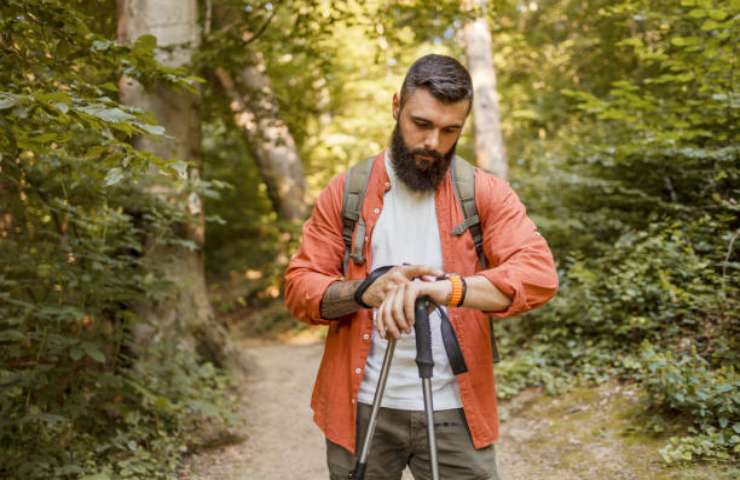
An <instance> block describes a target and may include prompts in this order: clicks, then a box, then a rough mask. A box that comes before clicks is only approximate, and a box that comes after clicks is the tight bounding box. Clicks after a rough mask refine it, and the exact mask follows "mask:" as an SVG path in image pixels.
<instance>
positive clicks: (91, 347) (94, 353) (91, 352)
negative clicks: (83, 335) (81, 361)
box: [82, 342, 105, 363]
mask: <svg viewBox="0 0 740 480" xmlns="http://www.w3.org/2000/svg"><path fill="white" fill-rule="evenodd" d="M82 349H83V350H84V351H85V353H86V354H87V356H88V357H90V358H92V359H93V360H95V361H96V362H98V363H105V354H103V352H101V351H100V350H99V349H98V347H97V346H96V345H95V344H94V343H90V342H85V343H83V344H82Z"/></svg>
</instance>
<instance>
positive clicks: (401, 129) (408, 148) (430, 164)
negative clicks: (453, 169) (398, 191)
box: [391, 88, 470, 191]
mask: <svg viewBox="0 0 740 480" xmlns="http://www.w3.org/2000/svg"><path fill="white" fill-rule="evenodd" d="M469 104H470V101H469V100H462V101H460V102H456V103H443V102H440V101H439V100H437V99H436V98H434V96H433V95H432V94H431V93H429V92H428V91H427V90H426V89H423V88H419V89H417V90H416V91H414V92H413V93H412V94H411V96H410V97H409V98H408V99H407V100H406V104H405V105H404V106H403V108H401V105H400V99H399V97H398V95H397V94H396V95H394V96H393V117H394V118H395V119H396V128H395V129H394V130H393V138H392V140H391V157H392V161H393V166H394V170H395V172H396V175H398V177H399V178H400V179H401V181H403V182H404V183H405V184H406V185H408V186H409V187H410V188H411V189H413V190H417V191H426V190H434V189H436V187H437V185H439V182H441V181H442V178H444V175H445V173H446V172H447V169H448V168H449V165H450V162H451V160H452V157H453V156H454V154H455V147H456V145H457V140H458V139H459V138H460V133H461V132H462V128H463V126H464V124H465V119H466V117H467V115H468V107H469Z"/></svg>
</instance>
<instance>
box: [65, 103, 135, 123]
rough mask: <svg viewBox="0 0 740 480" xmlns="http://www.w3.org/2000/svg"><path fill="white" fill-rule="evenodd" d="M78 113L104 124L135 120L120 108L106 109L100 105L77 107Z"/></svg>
mask: <svg viewBox="0 0 740 480" xmlns="http://www.w3.org/2000/svg"><path fill="white" fill-rule="evenodd" d="M77 110H78V111H81V112H84V113H86V114H88V115H92V116H93V117H96V118H99V119H101V120H104V121H106V122H113V123H116V122H130V121H134V120H136V117H134V116H133V115H131V114H130V113H127V112H124V111H123V110H121V109H120V108H116V107H107V106H105V105H102V104H95V105H85V106H82V107H77Z"/></svg>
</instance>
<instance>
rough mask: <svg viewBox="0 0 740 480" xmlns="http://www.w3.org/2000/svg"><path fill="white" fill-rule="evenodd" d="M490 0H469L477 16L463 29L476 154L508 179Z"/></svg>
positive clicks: (483, 163)
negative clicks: (488, 17) (488, 8)
mask: <svg viewBox="0 0 740 480" xmlns="http://www.w3.org/2000/svg"><path fill="white" fill-rule="evenodd" d="M486 3H487V2H486V0H469V1H467V2H466V8H467V9H468V10H470V13H474V17H473V18H470V19H468V20H467V21H466V22H465V25H464V27H463V29H462V37H463V40H464V43H465V54H466V56H467V59H468V69H469V70H470V75H471V77H472V79H473V89H474V90H475V94H474V97H473V119H474V125H475V154H476V158H477V162H478V165H479V166H480V167H481V168H483V169H484V170H487V171H489V172H491V173H493V174H495V175H496V176H498V177H500V178H504V179H505V178H506V176H507V173H508V167H507V163H506V149H505V147H504V141H503V136H502V134H501V118H500V113H499V107H498V93H497V92H496V70H495V68H494V66H493V60H492V57H491V51H492V46H491V33H490V32H489V30H488V23H487V21H486V17H485V15H484V12H485V7H486Z"/></svg>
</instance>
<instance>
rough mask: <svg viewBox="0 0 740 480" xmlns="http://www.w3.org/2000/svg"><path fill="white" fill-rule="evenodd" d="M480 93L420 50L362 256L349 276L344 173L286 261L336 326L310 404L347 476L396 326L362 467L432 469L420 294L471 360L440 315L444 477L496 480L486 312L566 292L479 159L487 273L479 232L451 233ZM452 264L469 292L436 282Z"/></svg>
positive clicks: (390, 474) (379, 175)
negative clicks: (461, 157) (459, 360)
mask: <svg viewBox="0 0 740 480" xmlns="http://www.w3.org/2000/svg"><path fill="white" fill-rule="evenodd" d="M472 96H473V90H472V84H471V81H470V75H469V74H468V72H467V70H466V69H465V68H464V67H463V66H462V65H461V64H460V63H459V62H457V61H456V60H454V59H453V58H450V57H447V56H442V55H427V56H424V57H422V58H420V59H419V60H417V61H416V62H415V63H414V65H413V66H412V67H411V68H410V70H409V72H408V73H407V75H406V78H405V79H404V82H403V85H402V88H401V91H400V95H399V94H395V95H394V96H393V106H392V111H393V118H394V119H395V120H396V126H395V129H394V131H393V135H392V138H391V145H390V148H389V149H388V150H386V151H385V152H383V153H381V154H379V155H378V156H376V157H375V159H374V160H373V165H372V171H371V173H370V177H369V180H368V186H367V191H366V195H365V200H364V205H363V206H362V209H361V214H362V218H363V219H364V221H365V224H366V235H365V237H364V239H363V240H364V243H363V247H362V248H363V252H362V253H363V255H364V257H365V259H366V261H365V262H364V263H363V264H358V263H355V262H349V268H348V270H347V272H346V274H344V273H343V256H344V244H343V240H342V233H343V224H342V202H343V193H344V188H345V176H346V174H345V175H339V176H338V177H336V178H334V179H333V180H332V181H331V183H330V184H329V185H328V186H327V188H326V189H325V190H324V191H323V192H322V193H321V195H320V196H319V199H318V200H317V202H316V206H315V208H314V211H313V214H312V216H311V218H310V219H309V220H308V221H307V222H306V224H305V225H304V228H303V240H302V243H301V246H300V248H299V250H298V252H297V254H296V255H295V256H294V257H293V258H292V259H291V261H290V264H289V266H288V270H287V272H286V287H285V299H286V304H287V306H288V308H289V309H290V311H291V313H293V315H295V316H296V317H297V318H298V319H300V320H302V321H305V322H308V323H311V324H328V325H329V330H328V335H327V338H326V345H325V349H324V356H323V359H322V362H321V366H320V368H319V372H318V376H317V379H316V384H315V386H314V392H313V397H312V401H311V407H312V409H313V412H314V421H315V422H316V423H317V425H318V426H319V428H321V430H322V431H323V433H324V434H325V436H326V439H327V462H328V465H329V470H330V473H331V478H332V479H345V478H347V475H348V473H349V472H350V471H351V470H352V467H353V465H354V457H353V456H354V455H357V454H358V452H359V449H360V448H361V442H362V440H363V437H364V433H365V431H366V428H367V424H368V420H369V412H370V405H369V404H371V403H372V401H373V395H374V393H375V388H376V385H377V381H378V374H379V370H380V366H381V363H382V358H383V354H384V352H385V347H386V344H387V340H386V339H387V338H388V337H393V338H395V339H397V345H396V350H395V354H394V358H393V363H392V367H391V370H390V373H389V379H388V383H387V387H386V391H385V395H384V398H383V402H382V407H383V408H381V410H380V413H379V416H378V423H377V427H376V430H375V435H374V438H373V443H372V447H371V450H370V457H369V459H368V463H367V469H368V470H367V472H366V477H365V478H367V479H368V480H373V479H394V480H395V479H400V478H401V472H402V471H403V469H404V468H406V467H407V466H408V467H409V468H410V469H411V471H412V473H413V474H414V477H415V478H417V479H426V478H430V477H429V452H428V446H427V440H426V427H425V422H424V415H423V409H424V406H423V397H422V389H421V381H420V379H419V377H418V372H417V367H416V365H415V364H414V358H415V350H416V347H415V343H414V336H413V328H412V327H413V320H414V318H413V306H414V301H415V299H416V298H417V297H419V296H421V295H428V296H430V297H431V298H432V299H433V300H434V302H436V303H437V304H439V305H446V306H447V307H446V308H447V310H446V311H447V315H448V316H449V319H450V321H451V323H452V325H453V328H454V330H455V332H456V335H457V337H458V340H459V343H460V348H461V350H462V353H463V357H464V359H465V363H466V365H467V370H468V371H467V372H465V373H461V374H458V375H454V374H453V373H452V370H451V367H450V362H449V359H448V358H447V355H446V352H445V349H444V347H443V346H442V340H441V339H440V333H439V322H440V316H439V315H438V314H433V315H432V316H431V317H430V321H431V325H432V335H433V339H432V342H433V355H434V362H435V365H434V376H433V379H432V390H433V394H434V397H433V398H434V407H435V426H436V428H435V429H436V435H437V445H438V452H439V455H438V456H439V472H440V478H444V479H455V480H459V479H483V478H486V479H487V478H491V479H497V478H498V475H497V473H496V463H495V451H494V442H495V441H496V440H497V439H498V417H497V410H496V392H495V383H494V378H493V368H492V361H491V358H492V356H491V342H490V335H489V333H490V332H489V328H488V322H487V320H486V318H487V315H495V316H497V317H508V316H511V315H516V314H520V313H522V312H525V311H527V310H530V309H532V308H534V307H537V306H539V305H541V304H543V303H544V302H546V301H547V300H549V299H550V298H551V297H552V296H553V295H554V293H555V290H556V289H557V275H556V272H555V268H554V262H553V259H552V255H551V253H550V250H549V248H548V247H547V243H546V242H545V240H544V239H543V238H542V236H540V235H539V233H538V232H537V230H536V227H535V225H534V224H533V223H532V221H531V220H530V219H529V218H528V217H527V215H526V212H525V209H524V206H523V205H522V204H521V202H520V201H519V199H518V197H517V196H516V194H515V193H514V192H513V191H512V190H511V188H510V187H509V186H508V184H507V183H506V182H504V181H502V180H500V179H497V178H495V177H494V176H492V175H489V174H487V173H485V172H482V171H480V170H479V171H477V172H476V176H475V178H476V180H475V192H476V193H475V202H476V206H477V210H478V214H479V217H480V221H481V228H482V233H483V250H484V252H485V256H486V259H487V263H488V265H490V267H489V268H486V269H484V270H481V267H480V263H479V261H478V257H477V254H476V251H475V248H474V245H473V240H472V238H471V236H470V234H468V233H467V232H466V233H465V234H463V235H458V236H456V235H453V234H452V230H453V228H454V227H455V226H457V225H459V224H461V223H462V222H463V220H464V216H463V213H462V211H461V208H460V206H459V205H458V201H457V200H456V197H455V192H454V186H453V184H452V178H451V173H450V168H449V167H450V164H451V161H452V158H453V156H454V152H455V146H456V144H457V141H458V139H459V137H460V133H461V131H462V129H463V126H464V124H465V120H466V119H467V116H468V114H469V112H470V108H471V103H472ZM357 241H358V239H357V238H355V242H357ZM383 265H396V267H394V268H392V269H391V270H389V271H388V272H387V273H385V274H383V275H382V276H380V277H379V278H377V280H375V281H374V282H373V283H372V284H371V285H370V286H369V288H367V289H366V290H365V291H364V294H362V296H361V298H360V300H361V301H362V302H363V303H364V304H366V305H369V306H371V307H373V308H372V309H366V308H363V307H362V306H361V305H360V304H358V303H357V302H356V301H355V299H354V294H355V291H356V290H357V287H358V286H359V285H360V284H361V282H362V280H363V279H365V278H366V277H367V276H368V275H369V274H370V272H372V271H373V270H374V269H376V268H378V267H380V266H383ZM443 272H447V273H453V272H454V273H456V274H459V275H460V277H461V278H462V280H463V281H464V293H463V295H464V298H462V295H461V290H460V284H461V283H462V282H460V281H455V280H454V276H452V277H450V278H449V279H447V278H446V279H443V280H437V279H436V277H438V276H441V275H442V273H443Z"/></svg>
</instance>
